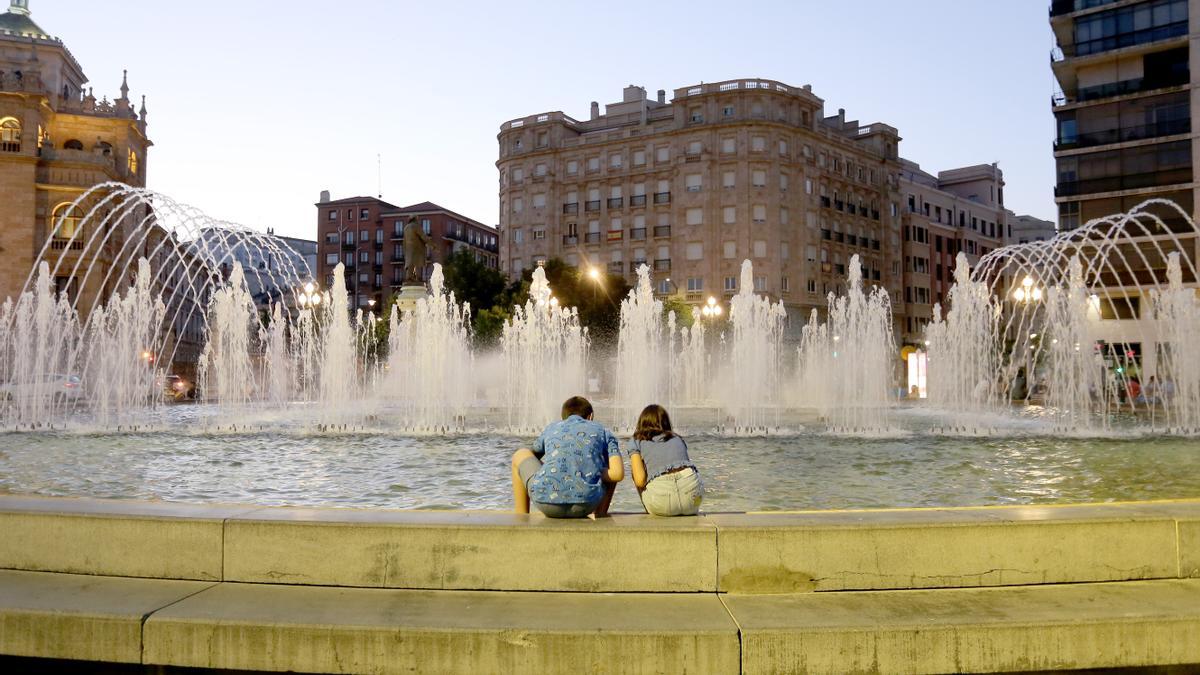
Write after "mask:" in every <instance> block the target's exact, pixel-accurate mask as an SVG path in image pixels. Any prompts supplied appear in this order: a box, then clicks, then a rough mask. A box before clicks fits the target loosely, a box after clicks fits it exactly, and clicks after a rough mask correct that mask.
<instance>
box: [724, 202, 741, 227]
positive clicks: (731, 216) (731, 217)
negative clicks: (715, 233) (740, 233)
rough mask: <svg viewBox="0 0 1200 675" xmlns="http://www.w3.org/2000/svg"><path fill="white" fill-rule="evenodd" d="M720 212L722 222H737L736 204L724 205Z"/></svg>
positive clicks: (727, 223) (731, 223) (729, 223)
mask: <svg viewBox="0 0 1200 675" xmlns="http://www.w3.org/2000/svg"><path fill="white" fill-rule="evenodd" d="M722 213H723V218H722V222H724V223H725V224H726V225H733V224H735V223H737V207H736V206H726V207H725V208H724V209H722Z"/></svg>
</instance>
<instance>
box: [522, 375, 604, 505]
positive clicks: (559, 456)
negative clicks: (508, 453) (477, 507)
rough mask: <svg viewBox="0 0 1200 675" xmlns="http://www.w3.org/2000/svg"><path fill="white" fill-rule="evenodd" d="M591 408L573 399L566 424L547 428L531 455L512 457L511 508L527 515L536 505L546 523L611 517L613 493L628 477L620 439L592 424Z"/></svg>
mask: <svg viewBox="0 0 1200 675" xmlns="http://www.w3.org/2000/svg"><path fill="white" fill-rule="evenodd" d="M592 416H593V413H592V404H591V403H589V402H588V400H587V399H586V398H583V397H582V396H573V397H571V398H569V399H567V401H566V402H565V403H563V407H562V421H561V422H554V423H553V424H551V425H550V426H548V427H546V429H545V431H543V432H542V435H541V436H538V439H537V442H535V443H534V445H533V450H529V449H527V448H521V449H520V450H518V451H516V453H514V454H513V457H512V488H513V507H514V510H515V511H516V512H517V513H529V503H530V501H532V502H533V504H534V505H535V506H537V508H538V510H539V511H541V512H542V513H543V514H545V516H546V517H547V518H586V517H588V516H589V515H591V514H595V516H596V517H597V518H603V517H604V516H606V515H608V505H609V503H610V502H611V501H612V496H613V491H615V490H616V488H617V483H620V482H621V480H622V479H623V478H625V465H624V464H622V463H621V451H620V448H619V446H618V444H617V439H616V438H614V437H613V435H612V434H611V433H609V432H608V430H607V429H605V428H604V427H603V426H601V425H600V424H598V423H596V422H594V421H592Z"/></svg>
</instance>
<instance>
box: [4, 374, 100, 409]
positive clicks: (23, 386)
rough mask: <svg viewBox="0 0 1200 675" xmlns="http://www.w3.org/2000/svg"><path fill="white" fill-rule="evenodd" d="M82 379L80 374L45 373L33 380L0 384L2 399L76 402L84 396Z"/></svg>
mask: <svg viewBox="0 0 1200 675" xmlns="http://www.w3.org/2000/svg"><path fill="white" fill-rule="evenodd" d="M81 385H82V381H81V380H80V379H79V376H78V375H43V376H42V378H41V380H37V381H33V382H5V383H4V384H0V401H27V400H32V399H36V398H44V399H50V400H51V401H53V402H55V403H60V402H74V401H78V400H80V399H82V398H83V387H82V386H81Z"/></svg>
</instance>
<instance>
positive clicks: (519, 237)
mask: <svg viewBox="0 0 1200 675" xmlns="http://www.w3.org/2000/svg"><path fill="white" fill-rule="evenodd" d="M512 240H513V243H514V244H521V243H524V242H525V232H524V231H523V230H521V229H520V228H517V229H515V230H513V231H512Z"/></svg>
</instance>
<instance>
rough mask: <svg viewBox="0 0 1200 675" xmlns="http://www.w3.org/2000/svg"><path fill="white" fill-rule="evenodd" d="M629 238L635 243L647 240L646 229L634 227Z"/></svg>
mask: <svg viewBox="0 0 1200 675" xmlns="http://www.w3.org/2000/svg"><path fill="white" fill-rule="evenodd" d="M629 238H630V239H631V240H633V241H641V240H642V239H645V238H646V228H644V227H634V228H630V230H629Z"/></svg>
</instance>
